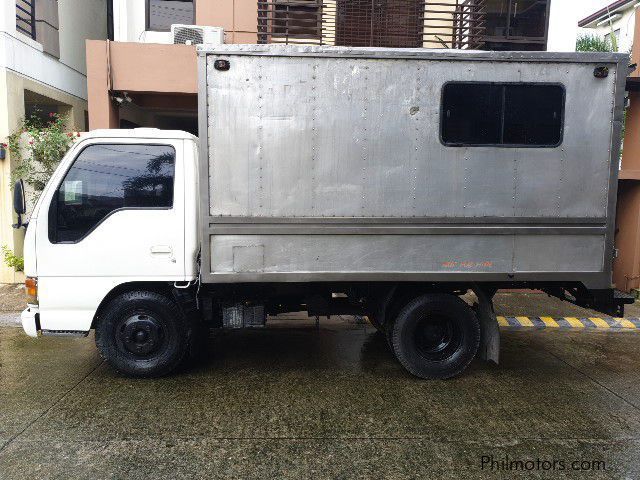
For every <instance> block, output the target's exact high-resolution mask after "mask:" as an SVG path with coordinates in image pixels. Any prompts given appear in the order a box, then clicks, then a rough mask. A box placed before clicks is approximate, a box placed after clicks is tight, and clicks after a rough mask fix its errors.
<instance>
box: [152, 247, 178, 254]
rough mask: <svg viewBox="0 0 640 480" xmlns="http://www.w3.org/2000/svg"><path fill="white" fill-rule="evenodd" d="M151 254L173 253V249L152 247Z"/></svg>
mask: <svg viewBox="0 0 640 480" xmlns="http://www.w3.org/2000/svg"><path fill="white" fill-rule="evenodd" d="M151 253H152V254H162V253H169V254H171V253H173V249H172V248H171V247H170V246H169V245H154V246H153V247H151Z"/></svg>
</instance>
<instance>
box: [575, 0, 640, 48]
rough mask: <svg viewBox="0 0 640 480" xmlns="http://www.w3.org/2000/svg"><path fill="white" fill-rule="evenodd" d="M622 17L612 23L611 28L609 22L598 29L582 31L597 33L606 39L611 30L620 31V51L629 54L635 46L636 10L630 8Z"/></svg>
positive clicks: (584, 29)
mask: <svg viewBox="0 0 640 480" xmlns="http://www.w3.org/2000/svg"><path fill="white" fill-rule="evenodd" d="M620 13H621V14H622V17H621V18H619V19H617V20H614V21H612V22H611V26H609V23H608V22H607V23H606V24H604V25H601V26H599V27H596V28H583V29H581V30H582V31H584V32H586V33H595V34H596V35H598V36H600V37H604V36H605V35H607V34H608V33H611V30H612V29H613V30H618V29H620V39H619V41H618V51H619V52H622V53H628V52H630V51H631V46H632V45H633V31H634V27H635V9H634V8H628V9H627V10H625V11H623V12H620Z"/></svg>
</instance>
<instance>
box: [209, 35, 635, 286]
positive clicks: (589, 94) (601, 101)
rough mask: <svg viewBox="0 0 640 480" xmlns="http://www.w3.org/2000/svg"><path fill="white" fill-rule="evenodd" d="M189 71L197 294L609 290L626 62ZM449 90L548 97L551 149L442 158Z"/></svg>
mask: <svg viewBox="0 0 640 480" xmlns="http://www.w3.org/2000/svg"><path fill="white" fill-rule="evenodd" d="M198 53H199V57H200V58H199V61H200V64H199V76H200V79H199V82H200V95H199V98H200V107H199V108H200V112H199V113H200V139H201V152H200V155H201V159H200V182H201V211H200V220H201V227H200V228H201V234H202V245H203V247H202V278H203V281H205V282H214V283H215V282H225V283H229V282H315V281H403V280H407V281H459V280H465V281H466V280H468V281H542V282H547V281H549V282H551V281H559V282H582V283H584V284H585V285H586V286H587V287H589V288H609V287H610V286H611V266H612V260H613V232H614V216H615V198H616V187H617V171H618V158H619V138H620V132H621V125H622V123H621V122H622V115H623V102H624V85H625V83H624V82H625V77H626V74H627V66H626V65H627V62H628V57H627V56H626V55H621V54H579V53H567V54H558V53H546V52H470V51H450V50H440V51H438V50H424V49H402V50H394V49H369V48H340V47H300V46H275V45H260V46H256V45H253V46H248V45H244V46H240V45H222V46H215V47H207V46H203V47H199V49H198ZM216 60H226V61H228V62H229V64H228V67H229V68H228V70H227V69H225V68H224V67H223V68H221V69H217V68H216V66H215V65H214V63H215V61H216ZM218 66H219V65H218ZM601 66H606V67H608V69H609V75H608V76H607V77H606V78H596V77H595V76H594V69H595V68H596V67H601ZM451 81H480V82H527V83H528V82H532V83H539V82H540V83H554V84H561V85H563V86H564V89H565V98H566V103H565V109H564V127H563V138H562V142H561V144H560V145H559V146H557V147H554V148H530V147H529V148H523V147H516V148H513V147H458V146H456V147H452V146H445V145H444V144H443V143H442V141H441V138H440V115H441V99H442V90H443V87H444V85H445V84H446V83H448V82H451Z"/></svg>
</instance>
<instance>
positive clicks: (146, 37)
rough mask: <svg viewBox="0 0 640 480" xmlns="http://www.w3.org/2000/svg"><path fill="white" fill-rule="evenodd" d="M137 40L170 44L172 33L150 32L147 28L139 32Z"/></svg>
mask: <svg viewBox="0 0 640 480" xmlns="http://www.w3.org/2000/svg"><path fill="white" fill-rule="evenodd" d="M139 41H140V42H142V43H160V44H164V45H171V44H172V43H173V34H172V33H171V32H152V31H149V30H147V31H144V32H142V33H141V34H140V38H139Z"/></svg>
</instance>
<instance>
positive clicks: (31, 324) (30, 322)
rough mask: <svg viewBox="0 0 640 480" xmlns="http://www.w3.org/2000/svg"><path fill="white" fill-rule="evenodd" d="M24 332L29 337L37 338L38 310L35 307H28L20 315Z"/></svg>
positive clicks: (38, 327) (38, 326)
mask: <svg viewBox="0 0 640 480" xmlns="http://www.w3.org/2000/svg"><path fill="white" fill-rule="evenodd" d="M20 321H21V322H22V328H23V329H24V332H25V333H26V334H27V335H29V336H30V337H37V336H38V330H40V309H39V308H38V306H37V305H29V306H27V308H25V309H24V310H23V311H22V313H21V314H20Z"/></svg>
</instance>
